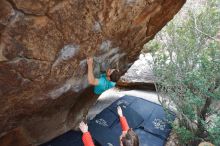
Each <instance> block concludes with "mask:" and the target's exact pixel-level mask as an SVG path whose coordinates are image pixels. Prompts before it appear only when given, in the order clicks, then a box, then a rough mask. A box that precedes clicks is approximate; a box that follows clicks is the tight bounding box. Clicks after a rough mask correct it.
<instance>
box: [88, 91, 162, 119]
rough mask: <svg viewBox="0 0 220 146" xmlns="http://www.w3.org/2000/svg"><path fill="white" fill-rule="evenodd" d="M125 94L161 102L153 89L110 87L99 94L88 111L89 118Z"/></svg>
mask: <svg viewBox="0 0 220 146" xmlns="http://www.w3.org/2000/svg"><path fill="white" fill-rule="evenodd" d="M124 95H132V96H136V97H139V98H143V99H146V100H149V101H151V102H154V103H157V104H160V103H159V101H158V97H157V94H156V93H155V92H151V91H140V90H128V91H126V90H119V89H116V88H112V89H109V90H107V91H105V92H104V93H103V94H102V95H100V96H99V98H98V100H97V102H96V103H95V104H94V105H93V106H92V107H91V108H90V110H89V113H88V117H87V118H88V119H93V118H94V117H95V115H97V114H98V113H100V112H101V111H102V110H103V109H105V108H106V107H108V106H109V105H110V104H112V103H113V102H114V101H116V100H117V99H119V98H121V97H123V96H124Z"/></svg>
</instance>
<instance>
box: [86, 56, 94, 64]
mask: <svg viewBox="0 0 220 146" xmlns="http://www.w3.org/2000/svg"><path fill="white" fill-rule="evenodd" d="M87 64H88V65H92V64H93V57H88V58H87Z"/></svg>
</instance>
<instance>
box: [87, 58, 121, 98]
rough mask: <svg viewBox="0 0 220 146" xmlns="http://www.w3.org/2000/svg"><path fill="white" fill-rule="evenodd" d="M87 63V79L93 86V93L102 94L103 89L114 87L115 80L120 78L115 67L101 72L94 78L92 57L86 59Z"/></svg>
mask: <svg viewBox="0 0 220 146" xmlns="http://www.w3.org/2000/svg"><path fill="white" fill-rule="evenodd" d="M87 65H88V81H89V84H90V85H93V86H94V93H95V94H97V95H100V94H102V93H103V92H104V91H106V90H108V89H110V88H113V87H115V85H116V82H117V81H118V80H119V78H120V72H119V70H116V69H107V70H106V73H104V74H101V76H100V78H95V77H94V73H93V58H92V57H89V58H88V59H87Z"/></svg>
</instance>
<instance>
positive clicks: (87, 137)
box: [82, 132, 95, 146]
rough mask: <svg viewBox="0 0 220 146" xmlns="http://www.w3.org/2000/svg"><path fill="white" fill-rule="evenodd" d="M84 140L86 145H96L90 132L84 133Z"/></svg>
mask: <svg viewBox="0 0 220 146" xmlns="http://www.w3.org/2000/svg"><path fill="white" fill-rule="evenodd" d="M82 141H83V143H84V146H95V145H94V143H93V140H92V136H91V134H90V133H89V132H85V133H83V136H82Z"/></svg>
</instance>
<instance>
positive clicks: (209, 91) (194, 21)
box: [147, 0, 220, 145]
mask: <svg viewBox="0 0 220 146" xmlns="http://www.w3.org/2000/svg"><path fill="white" fill-rule="evenodd" d="M218 6H219V3H218V1H217V0H209V1H207V2H206V3H205V4H204V7H203V8H202V9H201V10H200V11H199V12H195V11H189V12H188V13H187V15H188V17H187V18H185V20H184V21H183V20H181V18H179V19H178V18H177V19H175V20H174V21H172V22H170V23H169V24H168V25H167V26H166V27H165V29H163V30H162V32H161V33H160V34H158V36H157V38H159V39H155V40H153V41H151V42H150V43H149V44H148V45H147V48H148V49H150V50H151V51H152V50H153V53H152V54H153V72H154V74H155V77H156V88H157V91H158V94H160V95H161V96H164V98H162V99H160V102H161V103H162V105H163V106H164V107H165V108H169V106H170V104H173V105H175V107H176V110H175V112H176V117H177V119H178V124H173V128H174V130H175V132H176V133H177V134H178V136H179V140H180V141H181V142H182V144H188V145H194V144H195V143H198V142H200V141H203V140H205V141H211V142H212V143H214V144H216V145H220V141H219V136H220V118H219V116H220V111H219V109H220V107H219V106H220V47H219V42H218V41H217V38H216V37H215V36H216V34H217V32H218V31H220V28H219V26H220V15H219V14H220V11H219V8H218ZM180 22H181V23H180ZM155 48H156V49H155ZM167 103H169V104H167Z"/></svg>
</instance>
